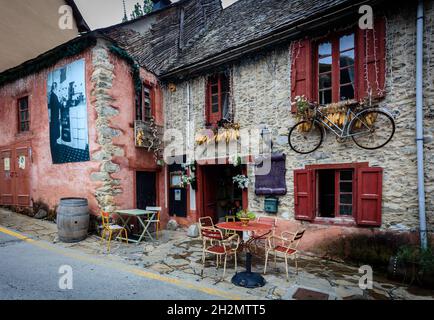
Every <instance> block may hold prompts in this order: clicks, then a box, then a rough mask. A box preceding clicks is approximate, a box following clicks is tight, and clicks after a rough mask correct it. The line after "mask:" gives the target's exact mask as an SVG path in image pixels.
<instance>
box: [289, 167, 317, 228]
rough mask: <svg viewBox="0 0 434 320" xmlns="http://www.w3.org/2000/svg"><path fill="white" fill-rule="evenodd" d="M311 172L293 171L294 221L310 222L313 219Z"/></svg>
mask: <svg viewBox="0 0 434 320" xmlns="http://www.w3.org/2000/svg"><path fill="white" fill-rule="evenodd" d="M313 173H314V171H313V170H309V169H307V170H294V196H295V199H294V215H295V218H296V219H299V220H308V221H312V220H313V219H314V218H315V214H314V210H313V204H314V202H313V201H314V197H313V190H314V189H313Z"/></svg>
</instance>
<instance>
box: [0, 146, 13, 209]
mask: <svg viewBox="0 0 434 320" xmlns="http://www.w3.org/2000/svg"><path fill="white" fill-rule="evenodd" d="M0 154H1V162H0V204H2V205H14V189H15V185H14V183H15V180H14V179H13V176H14V174H15V172H14V168H13V163H14V161H13V160H12V159H13V150H12V149H3V150H1V153H0Z"/></svg>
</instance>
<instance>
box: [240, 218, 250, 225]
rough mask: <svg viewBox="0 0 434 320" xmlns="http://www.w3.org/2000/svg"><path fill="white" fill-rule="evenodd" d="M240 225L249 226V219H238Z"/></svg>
mask: <svg viewBox="0 0 434 320" xmlns="http://www.w3.org/2000/svg"><path fill="white" fill-rule="evenodd" d="M240 221H241V224H242V225H243V226H247V225H248V224H249V221H250V218H240Z"/></svg>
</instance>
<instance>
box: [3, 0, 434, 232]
mask: <svg viewBox="0 0 434 320" xmlns="http://www.w3.org/2000/svg"><path fill="white" fill-rule="evenodd" d="M361 4H366V3H365V1H350V0H338V1H336V0H309V1H302V2H301V1H300V2H299V1H292V0H255V1H254V0H239V1H237V2H236V3H235V4H233V5H231V6H229V7H228V8H225V9H223V8H222V5H221V1H220V0H182V1H178V2H175V3H173V4H171V5H169V6H168V7H166V8H162V9H159V10H157V11H155V12H152V13H150V14H148V15H146V16H144V17H141V18H139V19H136V20H133V21H129V22H125V23H122V24H119V25H115V26H112V27H109V28H105V29H102V30H97V31H95V32H92V33H89V34H87V35H85V36H83V37H81V38H78V39H75V40H73V41H72V42H69V43H67V44H65V45H64V46H61V47H59V48H57V49H54V52H56V51H62V49H64V48H65V46H66V47H67V46H68V45H71V44H74V45H79V44H80V43H83V42H85V41H86V38H92V39H95V41H94V43H92V45H89V46H87V47H86V48H85V49H83V50H81V51H80V52H79V53H77V54H75V55H72V56H69V57H67V58H65V57H63V58H61V59H58V60H56V61H55V62H54V63H52V64H51V65H49V66H46V67H44V68H42V69H40V70H38V71H37V72H32V73H30V74H28V75H25V76H21V77H19V76H16V74H19V72H21V71H22V70H23V68H24V69H25V68H26V67H28V66H29V65H44V64H45V63H47V61H51V60H50V59H51V58H50V54H52V52H53V51H51V52H48V53H46V54H44V55H42V56H40V57H38V58H37V59H36V60H34V61H29V62H28V63H25V64H23V65H21V66H18V67H17V68H14V69H11V70H9V71H6V72H5V73H2V74H0V110H2V112H1V113H0V147H2V149H3V150H6V149H8V148H9V147H10V146H11V145H14V146H18V145H19V144H20V143H27V146H31V150H32V154H31V155H29V157H30V156H31V157H32V163H31V168H32V169H31V171H30V173H29V177H30V178H29V180H30V181H31V184H30V187H29V190H30V191H28V193H29V194H31V198H32V199H33V201H37V200H38V199H41V200H43V201H44V202H46V203H48V204H49V205H50V206H54V205H55V204H56V203H57V202H58V199H59V198H60V197H64V196H80V197H87V198H88V199H89V200H90V206H91V209H92V210H93V211H94V212H98V211H100V210H106V211H110V212H113V211H115V210H116V209H117V208H122V209H123V208H132V207H137V205H138V201H137V199H136V198H137V195H138V194H139V193H140V192H141V193H142V194H141V195H142V196H145V197H146V196H147V195H146V194H143V193H146V192H149V193H154V192H155V197H156V199H155V201H154V202H155V204H156V205H158V206H160V207H162V220H163V222H166V221H167V220H169V219H176V220H177V221H178V222H179V223H181V224H184V225H190V224H192V223H196V222H197V221H198V219H199V217H202V216H208V215H211V216H213V218H215V220H216V221H217V220H218V218H224V216H225V215H227V213H231V214H233V213H234V211H233V210H235V209H234V208H231V207H230V205H232V204H230V205H229V204H228V201H226V200H224V199H225V198H224V197H228V196H229V198H230V199H229V200H230V201H229V202H233V204H234V206H235V207H236V208H237V209H241V208H244V209H249V210H251V211H253V212H255V213H257V214H258V215H260V216H271V217H277V218H279V219H280V220H281V221H282V222H283V224H285V222H286V223H288V224H294V223H295V224H298V223H303V224H305V225H309V226H316V225H325V227H324V229H323V231H321V232H325V233H327V232H330V233H333V232H335V231H336V230H338V231H337V232H340V231H339V230H341V229H345V228H340V227H341V226H347V227H348V226H349V227H357V228H350V229H351V230H350V231H349V232H357V231H359V230H363V232H364V231H366V230H368V231H370V230H381V231H385V230H395V231H403V232H412V231H416V230H417V229H418V225H419V220H418V219H419V217H418V199H417V191H418V190H417V165H416V142H415V137H416V131H415V126H416V119H415V113H416V111H415V109H416V107H415V105H416V102H415V87H416V83H415V60H416V59H415V55H416V46H415V44H416V6H415V5H413V4H409V3H405V4H401V5H402V6H397V7H396V8H387V7H386V6H385V5H384V3H383V2H382V1H376V0H373V1H371V2H370V3H369V4H370V5H372V7H373V9H374V12H375V15H376V17H380V18H381V20H382V21H384V26H383V29H381V30H384V39H383V40H384V50H383V52H381V53H382V55H384V57H383V58H381V57H380V58H379V59H377V58H375V59H374V60H375V61H381V62H379V63H380V64H381V63H383V62H384V71H383V73H384V74H379V72H378V71H377V70H376V71H375V74H376V77H379V78H381V79H383V80H384V91H385V95H384V96H382V97H381V99H379V103H378V106H380V107H384V108H387V109H388V110H389V111H390V112H392V114H393V115H394V117H395V124H396V131H395V134H394V136H393V139H392V140H391V141H390V142H389V143H388V144H387V145H386V146H384V147H382V148H380V149H378V150H365V149H361V148H359V147H357V146H356V145H355V144H354V143H353V142H352V141H351V140H348V141H344V142H338V141H337V140H336V138H335V137H334V135H332V134H330V133H328V134H327V135H326V137H325V140H324V142H323V144H322V146H321V147H320V148H319V149H318V150H316V151H315V152H313V153H310V154H307V155H306V154H304V155H303V154H297V153H295V152H294V151H293V150H292V149H291V148H290V146H289V144H288V131H289V129H290V128H291V127H292V126H293V125H294V124H295V123H296V121H298V120H297V117H296V115H295V114H293V113H292V112H291V111H292V107H291V106H292V104H291V103H292V102H293V101H294V98H295V94H294V82H295V80H294V79H296V77H295V76H294V73H295V71H298V69H297V68H298V65H300V63H299V61H300V60H298V59H299V56H298V55H297V54H296V55H294V52H295V51H294V48H295V47H296V46H298V45H300V43H301V42H302V41H313V39H316V40H317V39H320V38H322V37H324V36H328V37H330V36H333V34H335V33H336V34H340V32H346V30H347V29H348V28H350V27H351V28H353V30H355V29H354V28H355V25H356V22H357V20H358V19H359V17H360V15H359V13H358V10H357V8H358V5H361ZM240 17H242V18H240ZM424 21H425V30H424V44H425V47H424V70H425V73H424V98H425V106H424V116H425V121H424V125H425V128H424V130H425V144H424V145H425V186H426V195H425V199H426V212H427V220H428V225H429V231H430V232H432V231H433V227H434V217H433V212H434V207H433V205H434V196H433V191H434V190H433V189H434V174H433V173H432V167H433V165H434V154H433V147H434V146H433V144H434V140H433V135H434V132H433V130H434V128H433V126H432V118H433V115H434V109H433V107H432V105H433V102H434V88H433V86H434V78H433V71H434V70H433V69H434V61H433V59H432V55H433V53H434V50H433V48H434V39H433V37H432V34H433V26H434V2H433V1H425V20H424ZM301 26H302V27H301ZM366 34H368V33H366ZM374 36H375V33H374ZM366 39H368V36H367V35H366ZM334 41H336V40H334ZM376 41H377V42H376ZM368 43H369V41H368V40H367V42H366V44H365V46H366V52H369V50H372V48H371V49H369V48H368V47H367V46H368ZM375 43H376V45H378V39H377V40H375V39H374V44H375ZM334 46H335V45H334ZM354 46H355V45H354ZM113 47H115V48H116V50H115V51H113ZM300 47H301V46H300ZM378 47H381V45H378ZM378 47H377V46H376V48H378ZM334 50H335V49H334ZM354 50H356V49H354ZM376 50H377V49H376ZM376 50H374V53H375V52H377V51H376ZM116 52H117V53H116ZM363 56H364V52H363V51H358V53H357V54H356V57H355V58H354V59H360V57H363ZM77 59H84V60H85V64H86V93H87V94H86V97H87V105H88V123H89V151H90V156H91V159H90V161H88V162H77V163H68V164H61V165H53V164H52V163H51V162H50V156H49V154H50V152H49V144H48V140H47V139H48V138H47V137H48V133H49V128H48V122H47V117H48V114H47V113H48V111H47V98H46V91H47V86H46V78H47V75H48V73H49V72H50V71H51V70H53V69H56V68H58V67H61V66H63V65H65V64H67V63H70V62H71V61H74V60H77ZM366 60H368V59H367V58H366ZM306 61H307V60H306ZM367 64H368V63H366V65H367ZM367 68H368V67H367ZM375 69H378V68H377V66H375ZM380 69H381V68H380ZM358 72H359V73H360V71H358ZM311 73H312V72H311ZM14 74H15V75H14ZM295 74H297V73H295ZM357 77H358V78H363V77H361V73H360V74H358V76H357ZM4 79H9V81H7V82H5V80H4ZM371 80H372V79H371V78H370V77H369V75H367V79H366V81H367V82H368V83H369V82H370V81H371ZM376 80H377V84H376V88H377V89H378V88H379V87H380V85H379V81H380V82H381V81H383V80H378V79H376ZM137 81H138V82H139V87H140V89H138V88H137V85H138V84H137ZM315 81H316V80H315ZM315 81H313V82H312V83H311V86H314V85H313V83H314V82H315ZM363 81H364V80H363ZM145 88H148V89H149V88H151V89H152V92H153V93H152V94H149V91H147V92H146V90H145ZM309 90H311V89H309ZM311 91H313V90H311ZM217 93H218V97H217ZM146 94H148V96H146ZM24 95H28V96H29V101H30V105H31V122H30V131H29V132H27V133H25V134H19V133H17V132H14V131H13V130H10V128H9V127H8V126H7V125H6V124H12V125H13V126H14V127H16V126H18V124H17V121H18V119H17V115H16V112H15V111H14V110H15V109H14V108H15V106H16V101H17V99H19V98H20V97H21V96H24ZM150 97H151V98H152V100H153V102H152V110H153V111H152V112H153V117H154V118H155V121H156V123H157V125H160V126H162V127H164V128H163V131H164V134H165V138H166V139H165V146H166V151H167V149H168V148H167V147H170V146H171V145H173V141H172V140H171V134H172V133H173V132H174V131H176V134H177V135H178V136H180V137H182V143H175V145H176V147H177V150H178V151H175V153H171V154H170V155H171V156H178V157H179V158H180V159H182V161H181V162H183V164H182V165H181V164H180V163H174V164H173V163H166V165H164V166H161V163H160V165H157V162H156V159H155V158H154V154H153V153H152V152H149V151H147V150H146V149H143V148H138V147H137V145H136V144H135V140H136V138H137V136H136V135H135V134H136V133H135V131H134V127H135V120H137V115H138V112H137V106H138V105H140V108H142V107H143V106H144V104H143V101H145V100H146V99H149V98H150ZM214 98H216V99H217V100H213V99H214ZM358 98H364V97H362V96H360V97H358ZM375 103H377V102H375ZM214 105H215V106H217V105H218V109H223V108H225V110H226V111H227V112H229V114H230V118H231V120H232V122H233V123H237V124H239V126H240V128H241V129H242V130H244V129H250V130H258V131H257V132H256V135H257V136H258V135H259V133H260V132H261V131H262V132H265V131H264V130H265V129H266V130H267V131H269V132H270V133H271V137H272V141H273V149H272V151H273V152H274V153H275V154H278V155H279V156H281V157H282V156H283V155H284V159H285V168H286V172H283V171H280V176H279V177H277V178H279V179H280V178H282V177H283V176H284V184H285V188H286V192H285V193H284V194H279V195H273V197H274V198H277V199H278V210H277V213H275V214H267V213H266V212H265V210H264V203H265V200H266V198H268V196H265V195H258V194H257V190H256V189H255V188H256V182H257V181H256V177H255V173H254V164H253V162H254V156H255V155H254V154H249V153H248V152H247V153H245V154H241V155H242V157H241V159H240V160H241V162H242V163H241V165H239V166H237V167H235V166H234V165H232V164H230V163H229V162H230V161H229V160H230V159H231V157H232V156H233V154H231V153H229V154H228V155H227V157H224V159H223V162H222V163H220V164H210V163H209V162H207V161H206V159H204V158H203V157H201V156H199V157H197V158H196V159H194V160H196V164H195V165H193V166H189V168H186V165H188V163H187V162H189V161H187V160H191V159H183V157H184V156H186V155H189V153H191V151H192V150H194V149H195V148H197V143H196V138H197V135H198V133H199V132H201V130H202V129H204V128H205V127H207V126H209V125H210V123H209V122H210V119H211V118H212V115H210V112H211V113H212V112H214V111H212V110H213V106H214ZM376 105H377V104H376ZM148 107H149V106H148ZM3 111H4V112H3ZM220 111H221V110H220ZM212 119H214V118H212ZM214 120H215V119H214ZM214 120H213V121H214ZM214 125H217V123H214ZM218 125H222V124H220V123H219V124H218ZM220 145H225V144H224V143H221V144H220ZM169 149H170V148H169ZM0 151H1V150H0ZM169 158H170V157H169ZM169 158H166V160H169ZM159 160H161V159H159ZM309 166H310V167H309ZM312 166H316V167H315V168H316V169H315V170H317V171H318V170H332V169H330V168H335V169H333V170H335V171H336V170H343V169H342V168H350V169H349V170H350V171H351V170H353V171H351V172H353V173H352V174H353V176H352V180H351V181H352V183H353V188H356V182H357V178H356V177H355V175H356V173H354V172H356V169H357V168H359V167H363V168H366V167H370V168H374V169H375V168H382V176H381V177H382V186H381V192H380V194H381V197H380V198H379V199H378V200H376V201H377V203H380V204H381V205H380V210H379V211H381V215H379V216H377V217H376V219H377V220H376V221H374V223H371V224H370V225H365V226H368V227H372V229H371V228H358V227H360V226H361V225H360V224H359V223H358V222H357V221H356V220H355V219H353V218H351V217H350V218H348V217H343V218H342V217H334V218H331V219H330V217H326V218H325V219H318V218H323V217H318V216H314V217H312V218H311V219H305V218H300V215H298V214H297V212H296V211H297V209H296V207H297V204H296V202H297V201H296V194H297V190H294V189H295V185H296V182H295V181H294V180H295V178H294V174H295V172H297V171H298V170H301V169H305V168H306V167H309V168H312ZM0 168H1V167H0ZM327 168H328V169H327ZM336 168H338V169H336ZM339 168H341V169H339ZM194 169H195V170H196V171H195V173H196V176H195V178H196V183H190V185H187V186H184V185H182V183H181V182H182V179H183V178H185V175H186V174H189V173H190V174H191V172H192V171H193V170H194ZM311 170H313V169H311ZM357 170H358V169H357ZM317 171H315V172H316V174H317ZM138 172H148V173H149V172H152V173H154V174H155V188H153V189H154V190H147V191H146V192H144V191H143V190H142V191H140V192H139V191H138V190H139V187H138V185H137V181H136V179H137V177H138V176H137V174H138ZM336 172H337V171H336ZM237 175H247V176H248V178H249V180H250V182H249V185H248V188H247V189H243V190H238V189H237V188H235V187H234V183H232V178H233V177H234V176H237ZM377 178H378V176H377ZM380 181H381V179H380ZM220 182H221V183H223V184H220ZM0 186H2V185H1V184H0ZM3 186H4V184H3ZM312 188H313V187H312ZM315 188H318V186H315ZM222 191H223V193H224V194H222V195H221V197H222V198H221V199H220V200H224V201H220V204H218V208H216V206H217V205H216V200H217V197H220V196H218V194H220V193H221V192H222ZM353 194H354V192H353ZM335 196H336V192H335ZM311 200H312V201H317V200H315V199H311ZM378 201H379V202H378ZM3 204H5V203H3ZM352 204H354V202H353V203H352ZM219 210H220V211H219ZM312 211H313V210H312ZM347 218H348V219H347ZM306 220H308V222H306ZM300 221H301V222H300ZM336 228H337V229H336ZM324 230H325V231H324ZM333 230H334V231H333ZM332 231H333V232H332ZM325 233H321V237H322V236H323V235H324V236H325Z"/></svg>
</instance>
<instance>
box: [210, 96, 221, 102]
mask: <svg viewBox="0 0 434 320" xmlns="http://www.w3.org/2000/svg"><path fill="white" fill-rule="evenodd" d="M211 103H212V104H218V103H219V96H218V95H215V96H212V97H211Z"/></svg>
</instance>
